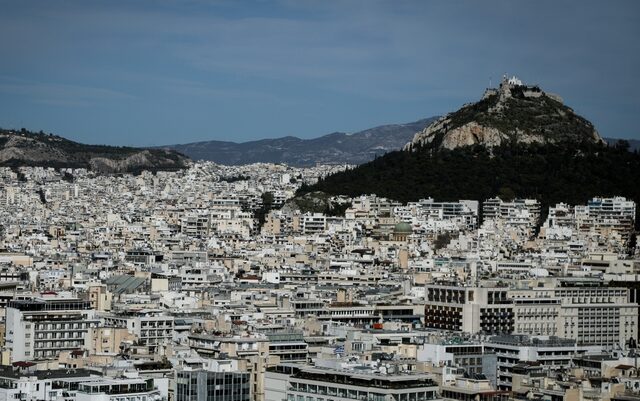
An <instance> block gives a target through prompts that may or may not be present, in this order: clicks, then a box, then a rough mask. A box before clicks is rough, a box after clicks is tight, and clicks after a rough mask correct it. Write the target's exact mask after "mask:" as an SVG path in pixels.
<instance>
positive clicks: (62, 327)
mask: <svg viewBox="0 0 640 401" xmlns="http://www.w3.org/2000/svg"><path fill="white" fill-rule="evenodd" d="M97 324H98V320H97V319H96V318H95V311H94V310H93V309H91V304H90V302H88V301H83V300H80V299H77V298H66V299H65V298H32V299H21V300H13V301H10V302H9V304H8V307H7V310H6V332H5V339H6V346H7V349H8V350H9V351H10V353H11V361H12V362H16V361H32V360H45V359H55V358H57V357H58V356H59V355H60V352H61V351H71V350H76V349H82V348H85V349H86V348H88V346H89V342H90V339H89V336H88V332H89V330H90V329H91V328H92V327H95V326H96V325H97Z"/></svg>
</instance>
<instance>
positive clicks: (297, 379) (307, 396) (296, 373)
mask: <svg viewBox="0 0 640 401" xmlns="http://www.w3.org/2000/svg"><path fill="white" fill-rule="evenodd" d="M385 369H386V368H384V367H383V368H382V370H380V369H372V368H367V367H364V366H362V367H361V368H359V369H355V368H341V369H337V368H332V367H318V366H295V365H278V366H276V367H273V368H270V369H269V370H268V371H267V373H266V375H265V401H282V400H287V401H298V400H305V401H323V400H333V401H353V400H370V401H387V400H394V401H411V400H413V401H429V400H438V399H440V398H439V396H438V385H437V384H436V383H435V382H434V381H433V379H432V378H431V376H430V375H427V374H420V373H415V372H412V373H409V372H387V371H386V370H385Z"/></svg>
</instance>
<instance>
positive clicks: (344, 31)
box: [0, 0, 640, 146]
mask: <svg viewBox="0 0 640 401" xmlns="http://www.w3.org/2000/svg"><path fill="white" fill-rule="evenodd" d="M639 39H640V1H635V0H632V1H604V0H603V1H588V0H587V1H585V0H580V1H578V0H576V1H559V0H542V1H520V0H508V1H507V0H504V1H497V0H496V1H491V0H489V1H481V2H480V1H459V0H456V1H449V0H447V1H444V0H443V1H422V0H421V1H409V0H397V1H394V0H389V1H377V0H366V1H365V0H363V1H357V0H352V1H347V0H345V1H341V0H335V1H329V0H317V1H314V0H295V1H294V0H280V1H275V0H274V1H267V0H261V1H259V0H256V1H250V0H246V1H238V0H219V1H216V0H208V1H205V0H182V1H178V0H148V1H144V0H129V1H119V0H105V1H91V0H77V1H74V0H60V1H53V0H41V1H35V0H13V1H7V0H0V54H1V55H2V56H1V57H0V127H3V128H22V127H25V128H27V129H30V130H34V131H39V130H42V131H44V132H52V133H55V134H58V135H61V136H64V137H66V138H69V139H73V140H77V141H80V142H86V143H93V144H109V145H121V146H124V145H132V146H152V145H166V144H176V143H188V142H195V141H206V140H226V141H236V142H242V141H248V140H256V139H262V138H273V137H281V136H286V135H294V136H298V137H301V138H313V137H317V136H320V135H324V134H327V133H331V132H335V131H342V132H356V131H359V130H362V129H366V128H370V127H374V126H377V125H382V124H390V123H404V122H411V121H416V120H419V119H421V118H426V117H430V116H434V115H442V114H445V113H447V112H451V111H454V110H456V109H458V108H459V107H460V106H462V105H463V104H465V103H468V102H473V101H476V100H478V99H479V98H480V97H481V96H482V93H483V91H484V89H485V88H486V87H488V86H489V85H490V84H491V85H493V86H496V85H497V83H498V82H499V80H500V78H501V77H502V76H503V74H505V73H507V74H509V75H516V76H518V77H519V78H521V79H522V80H523V81H524V82H526V83H531V84H538V85H540V86H541V87H542V88H543V89H544V90H546V91H549V92H553V93H557V94H559V95H561V96H562V97H563V98H564V101H565V103H566V104H567V105H569V106H570V107H572V108H573V109H574V110H575V111H576V112H577V113H579V114H581V115H582V116H584V117H586V118H587V119H589V120H591V121H592V122H593V123H594V124H595V126H596V128H597V129H598V131H599V132H600V134H601V135H603V136H606V137H616V138H628V139H634V138H635V139H640V128H639V127H638V122H637V120H638V119H637V116H638V115H640V96H638V94H639V93H640V80H639V79H638V74H639V73H640V40H639Z"/></svg>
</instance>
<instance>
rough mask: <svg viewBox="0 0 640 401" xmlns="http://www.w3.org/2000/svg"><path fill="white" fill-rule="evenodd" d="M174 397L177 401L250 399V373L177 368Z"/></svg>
mask: <svg viewBox="0 0 640 401" xmlns="http://www.w3.org/2000/svg"><path fill="white" fill-rule="evenodd" d="M236 369H237V366H236ZM174 399H175V401H250V400H251V378H250V374H249V373H247V372H237V371H233V372H230V371H211V370H204V369H198V370H188V369H182V370H177V371H176V387H175V398H174Z"/></svg>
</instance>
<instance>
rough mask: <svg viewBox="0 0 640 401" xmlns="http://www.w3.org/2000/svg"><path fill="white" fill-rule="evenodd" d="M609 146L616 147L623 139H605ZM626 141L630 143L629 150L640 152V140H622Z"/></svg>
mask: <svg viewBox="0 0 640 401" xmlns="http://www.w3.org/2000/svg"><path fill="white" fill-rule="evenodd" d="M603 139H604V140H605V141H606V142H607V144H609V145H615V144H616V143H618V141H620V140H621V139H618V138H603ZM622 140H624V141H627V142H628V143H629V150H631V151H634V150H637V151H640V140H637V139H622Z"/></svg>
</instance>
